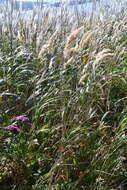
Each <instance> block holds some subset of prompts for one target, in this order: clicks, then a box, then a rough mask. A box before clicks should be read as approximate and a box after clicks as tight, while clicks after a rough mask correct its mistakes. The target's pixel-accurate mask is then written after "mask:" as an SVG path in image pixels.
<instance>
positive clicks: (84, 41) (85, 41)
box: [79, 31, 94, 48]
mask: <svg viewBox="0 0 127 190" xmlns="http://www.w3.org/2000/svg"><path fill="white" fill-rule="evenodd" d="M93 34H94V31H88V32H86V33H85V34H84V35H83V37H82V38H81V41H80V43H79V48H84V47H85V46H87V44H88V43H89V42H90V39H91V37H92V36H93Z"/></svg>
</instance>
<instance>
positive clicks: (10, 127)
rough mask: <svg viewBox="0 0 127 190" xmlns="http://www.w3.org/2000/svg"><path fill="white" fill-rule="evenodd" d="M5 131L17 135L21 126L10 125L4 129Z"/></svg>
mask: <svg viewBox="0 0 127 190" xmlns="http://www.w3.org/2000/svg"><path fill="white" fill-rule="evenodd" d="M4 130H6V131H11V132H13V133H14V134H16V135H17V134H18V133H19V132H20V129H19V126H18V125H17V124H12V125H8V126H7V127H4Z"/></svg>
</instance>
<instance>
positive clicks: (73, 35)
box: [65, 26, 84, 48]
mask: <svg viewBox="0 0 127 190" xmlns="http://www.w3.org/2000/svg"><path fill="white" fill-rule="evenodd" d="M83 28H84V27H83V26H82V27H80V28H78V29H76V30H74V31H73V32H71V33H70V35H69V36H68V38H67V42H66V45H65V48H70V47H71V44H72V42H73V41H74V40H75V39H76V38H77V36H78V34H79V33H80V32H81V31H82V30H83Z"/></svg>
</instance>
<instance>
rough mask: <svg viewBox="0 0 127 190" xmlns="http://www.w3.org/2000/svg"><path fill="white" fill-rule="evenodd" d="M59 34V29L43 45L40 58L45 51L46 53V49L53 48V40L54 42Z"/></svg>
mask: <svg viewBox="0 0 127 190" xmlns="http://www.w3.org/2000/svg"><path fill="white" fill-rule="evenodd" d="M56 34H57V31H56V32H54V34H53V35H52V36H51V37H50V38H49V40H48V42H47V44H45V45H43V46H42V48H41V50H40V52H39V54H38V58H41V57H42V55H43V53H45V52H46V51H48V50H50V49H51V48H52V45H53V42H54V38H55V36H56Z"/></svg>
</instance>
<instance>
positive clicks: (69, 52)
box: [64, 44, 78, 57]
mask: <svg viewBox="0 0 127 190" xmlns="http://www.w3.org/2000/svg"><path fill="white" fill-rule="evenodd" d="M77 50H78V44H77V45H76V46H75V47H73V48H65V49H64V57H71V56H73V55H74V54H75V53H76V52H77Z"/></svg>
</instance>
